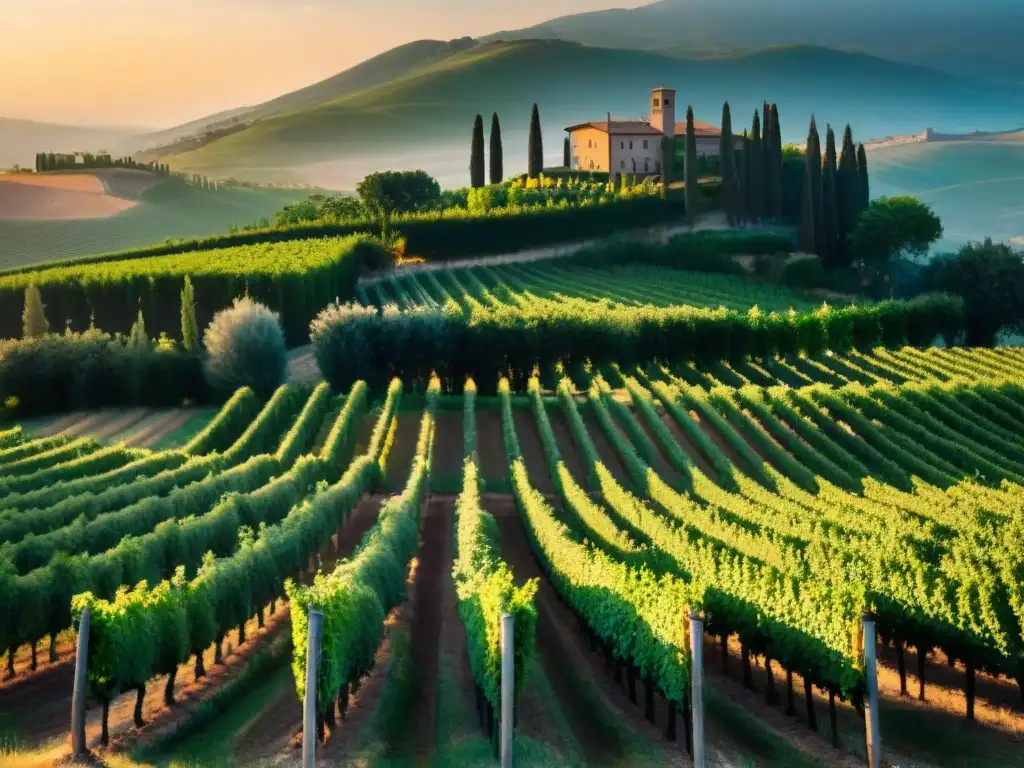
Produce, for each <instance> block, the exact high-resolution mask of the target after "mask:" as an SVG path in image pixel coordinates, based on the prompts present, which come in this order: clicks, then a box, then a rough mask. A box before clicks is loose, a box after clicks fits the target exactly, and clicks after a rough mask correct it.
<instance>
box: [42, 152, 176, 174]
mask: <svg viewBox="0 0 1024 768" xmlns="http://www.w3.org/2000/svg"><path fill="white" fill-rule="evenodd" d="M86 168H137V169H139V170H143V171H152V172H153V173H156V174H159V175H161V176H169V175H170V173H171V169H170V167H169V166H167V165H165V164H164V163H153V162H149V163H140V162H137V161H136V160H135V159H134V158H132V157H111V156H110V155H107V154H99V155H94V154H92V153H91V152H85V153H83V154H82V161H81V162H78V155H74V154H64V153H61V152H36V172H37V173H43V172H44V171H67V170H81V169H86Z"/></svg>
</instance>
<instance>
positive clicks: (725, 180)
mask: <svg viewBox="0 0 1024 768" xmlns="http://www.w3.org/2000/svg"><path fill="white" fill-rule="evenodd" d="M718 158H719V163H720V168H721V176H722V203H723V207H724V208H725V218H726V221H727V222H728V223H729V226H733V227H734V226H736V224H737V223H738V220H739V189H738V187H737V184H738V180H737V178H736V142H735V140H734V139H733V136H732V113H731V111H730V110H729V102H726V103H725V104H724V105H723V106H722V135H721V137H720V139H719V144H718Z"/></svg>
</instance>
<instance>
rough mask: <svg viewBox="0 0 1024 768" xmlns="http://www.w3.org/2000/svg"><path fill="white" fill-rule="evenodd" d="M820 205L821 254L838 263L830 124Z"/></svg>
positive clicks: (837, 234)
mask: <svg viewBox="0 0 1024 768" xmlns="http://www.w3.org/2000/svg"><path fill="white" fill-rule="evenodd" d="M821 207H822V215H823V218H824V222H825V232H824V244H825V253H824V254H822V256H823V258H824V259H825V263H826V264H829V265H833V266H839V265H840V259H841V253H840V249H839V218H838V215H839V211H838V209H839V200H838V198H837V196H836V134H835V131H833V130H832V126H831V125H830V126H828V129H827V131H826V133H825V165H824V167H823V169H822V173H821Z"/></svg>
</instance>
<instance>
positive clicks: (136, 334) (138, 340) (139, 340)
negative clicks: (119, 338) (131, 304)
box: [128, 309, 149, 347]
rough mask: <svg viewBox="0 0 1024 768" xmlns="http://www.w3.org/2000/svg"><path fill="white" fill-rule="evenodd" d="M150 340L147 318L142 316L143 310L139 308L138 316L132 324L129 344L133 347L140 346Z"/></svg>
mask: <svg viewBox="0 0 1024 768" xmlns="http://www.w3.org/2000/svg"><path fill="white" fill-rule="evenodd" d="M148 342H149V337H148V336H147V335H146V320H145V318H143V317H142V310H141V309H140V310H139V315H138V317H136V318H135V323H134V324H133V325H132V329H131V331H130V332H129V334H128V345H129V346H131V347H139V346H142V345H143V344H146V343H148Z"/></svg>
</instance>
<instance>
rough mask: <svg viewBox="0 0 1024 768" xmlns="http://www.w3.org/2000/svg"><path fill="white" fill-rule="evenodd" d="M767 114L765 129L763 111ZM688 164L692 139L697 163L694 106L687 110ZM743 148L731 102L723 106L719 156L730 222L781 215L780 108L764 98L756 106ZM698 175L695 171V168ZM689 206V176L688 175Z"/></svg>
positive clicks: (768, 218)
mask: <svg viewBox="0 0 1024 768" xmlns="http://www.w3.org/2000/svg"><path fill="white" fill-rule="evenodd" d="M762 114H763V115H764V130H763V131H762V124H761V115H762ZM686 120H687V147H686V149H687V154H686V158H687V166H689V165H690V152H691V149H690V144H691V141H692V143H693V150H692V152H693V165H694V167H696V164H697V160H696V152H697V150H696V139H695V138H694V139H691V138H690V137H691V136H692V135H693V110H692V109H690V110H687V114H686ZM741 145H742V146H741V148H740V149H739V150H737V149H736V140H735V137H734V135H733V131H732V112H731V110H730V108H729V103H728V102H726V103H725V104H724V105H723V106H722V129H721V138H720V140H719V148H718V157H719V163H720V167H721V174H722V206H723V208H724V210H725V215H726V218H727V220H728V222H729V224H730V225H731V226H736V225H738V224H744V223H748V222H749V223H757V222H761V221H779V220H780V219H781V218H782V131H781V129H780V128H779V109H778V106H777V105H775V104H769V103H768V102H764V105H763V110H762V111H761V112H759V111H758V110H756V109H755V110H754V119H753V124H752V126H751V131H750V133H749V134H748V133H747V130H746V129H745V128H744V129H743V141H742V142H741ZM694 177H696V171H695V172H694ZM686 181H687V208H688V209H689V208H690V204H689V181H690V179H689V176H687V179H686Z"/></svg>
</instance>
